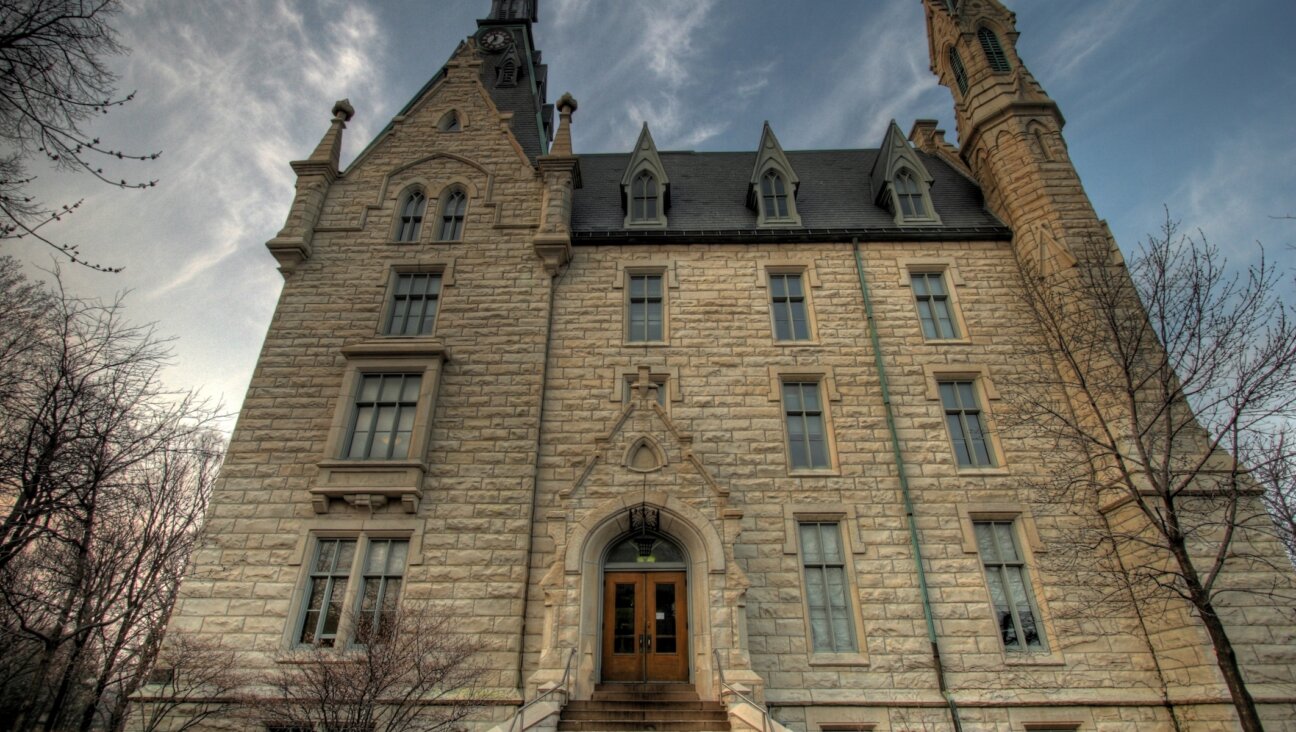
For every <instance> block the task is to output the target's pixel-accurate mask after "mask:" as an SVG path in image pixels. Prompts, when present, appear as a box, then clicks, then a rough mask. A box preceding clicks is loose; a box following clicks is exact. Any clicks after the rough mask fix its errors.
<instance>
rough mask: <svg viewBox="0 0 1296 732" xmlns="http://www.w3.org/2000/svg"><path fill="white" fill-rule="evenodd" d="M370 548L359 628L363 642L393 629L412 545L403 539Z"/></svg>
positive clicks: (371, 542) (375, 541) (376, 543)
mask: <svg viewBox="0 0 1296 732" xmlns="http://www.w3.org/2000/svg"><path fill="white" fill-rule="evenodd" d="M368 544H369V545H368V550H367V551H366V552H365V564H364V576H363V577H362V579H361V587H360V616H359V618H358V620H357V626H356V638H357V639H358V640H360V641H364V639H365V638H367V637H369V636H370V634H372V633H382V632H383V631H384V630H386V629H390V628H391V624H392V622H393V619H394V617H395V615H396V609H397V603H398V602H399V601H400V589H401V582H402V580H403V579H404V576H405V559H406V555H407V554H408V553H409V542H408V541H406V540H404V539H370V540H369V542H368Z"/></svg>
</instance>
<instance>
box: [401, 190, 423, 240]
mask: <svg viewBox="0 0 1296 732" xmlns="http://www.w3.org/2000/svg"><path fill="white" fill-rule="evenodd" d="M425 211H427V196H425V195H423V191H422V190H421V189H418V188H415V189H413V190H411V191H410V192H409V193H406V194H405V200H404V201H403V202H402V203H401V207H400V225H399V226H398V227H397V228H396V241H418V237H419V231H420V230H421V229H422V228H423V213H424V212H425Z"/></svg>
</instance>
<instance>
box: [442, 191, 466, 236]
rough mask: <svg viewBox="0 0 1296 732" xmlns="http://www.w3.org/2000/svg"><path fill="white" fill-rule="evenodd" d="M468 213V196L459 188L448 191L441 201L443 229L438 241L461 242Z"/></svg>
mask: <svg viewBox="0 0 1296 732" xmlns="http://www.w3.org/2000/svg"><path fill="white" fill-rule="evenodd" d="M467 211H468V196H467V194H465V193H464V192H463V191H462V190H459V189H457V188H455V189H451V190H450V191H447V192H446V194H445V196H444V197H443V198H442V199H441V229H440V231H438V232H437V240H438V241H459V240H460V239H462V238H463V230H464V213H466V212H467Z"/></svg>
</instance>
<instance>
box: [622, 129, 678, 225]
mask: <svg viewBox="0 0 1296 732" xmlns="http://www.w3.org/2000/svg"><path fill="white" fill-rule="evenodd" d="M670 185H671V183H670V177H669V176H668V175H667V174H666V166H664V165H662V161H661V157H660V156H658V155H657V145H656V144H654V143H653V139H652V134H651V133H650V132H648V123H646V122H645V123H644V126H643V129H642V130H641V131H640V132H639V140H638V142H636V143H635V148H634V152H633V153H631V154H630V160H629V161H628V162H627V163H626V168H625V173H623V174H622V175H621V208H622V209H623V210H624V211H625V226H626V228H627V229H650V228H651V229H664V228H666V209H667V208H668V207H669V206H670Z"/></svg>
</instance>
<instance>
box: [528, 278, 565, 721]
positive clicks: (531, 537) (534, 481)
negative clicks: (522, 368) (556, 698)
mask: <svg viewBox="0 0 1296 732" xmlns="http://www.w3.org/2000/svg"><path fill="white" fill-rule="evenodd" d="M565 274H567V268H566V267H562V268H561V271H559V272H554V273H553V274H552V275H550V277H549V312H548V313H546V314H545V342H544V361H543V362H542V363H541V364H540V406H539V408H538V409H537V410H536V411H537V415H536V446H535V451H536V452H535V472H534V473H533V474H532V476H531V505H530V506H529V507H528V510H527V550H526V564H525V565H524V567H523V580H522V630H521V632H520V633H519V634H518V635H519V637H518V660H517V670H518V679H517V685H518V689H519V690H521V692H522V701H523V703H525V702H526V670H525V668H523V661H524V660H525V658H526V634H527V613H526V606H527V603H528V602H530V600H531V560H532V559H533V558H534V555H535V517H536V508H537V507H536V504H537V503H539V501H540V451H541V450H542V448H543V447H544V444H543V438H544V403H545V389H546V387H547V386H548V381H549V351H550V344H551V343H552V342H553V325H554V295H555V294H556V292H557V290H558V283H559V282H560V281H561V280H562V276H563V275H565Z"/></svg>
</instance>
